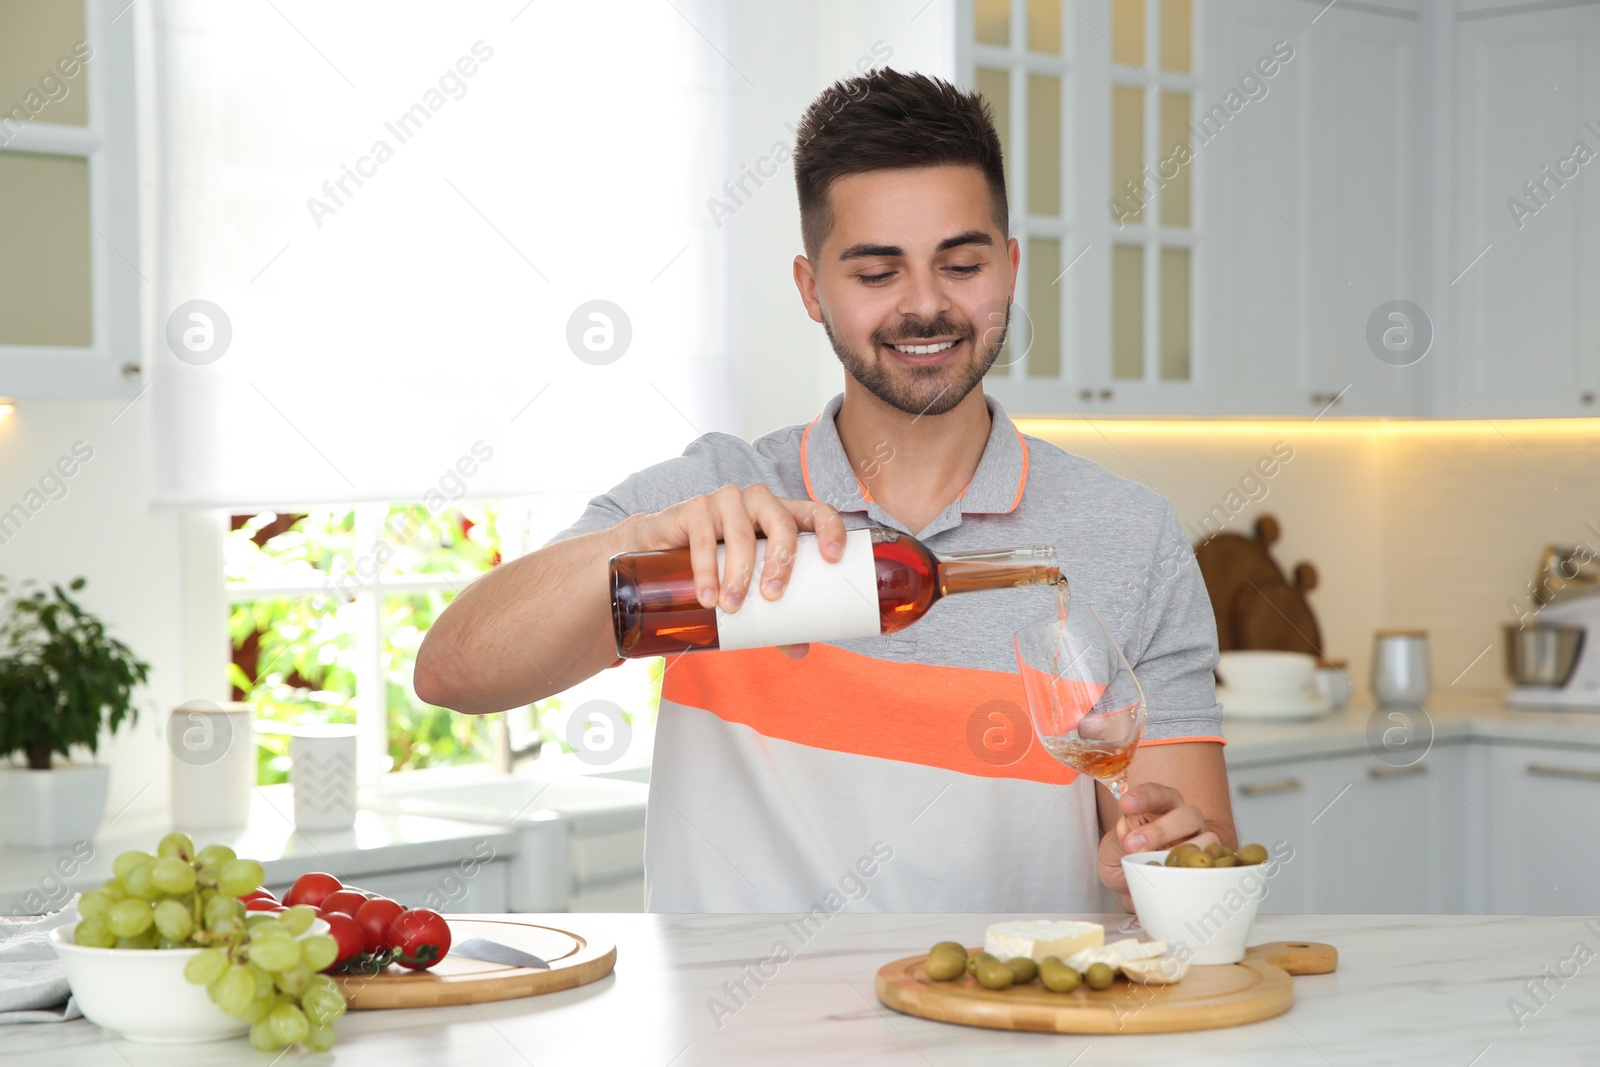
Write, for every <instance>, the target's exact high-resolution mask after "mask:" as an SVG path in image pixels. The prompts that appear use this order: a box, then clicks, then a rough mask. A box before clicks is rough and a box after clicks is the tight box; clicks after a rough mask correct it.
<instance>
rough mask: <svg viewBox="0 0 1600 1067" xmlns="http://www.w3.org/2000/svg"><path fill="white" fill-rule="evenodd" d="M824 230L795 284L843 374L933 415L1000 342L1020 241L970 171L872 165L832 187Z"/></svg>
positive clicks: (952, 401) (954, 398)
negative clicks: (998, 218) (1005, 229)
mask: <svg viewBox="0 0 1600 1067" xmlns="http://www.w3.org/2000/svg"><path fill="white" fill-rule="evenodd" d="M829 197H830V201H831V204H832V208H833V229H832V230H831V231H830V232H829V234H828V237H827V240H826V241H825V242H824V243H823V246H822V248H821V249H820V251H819V254H818V256H817V259H816V261H815V262H811V261H809V260H807V259H806V258H805V257H803V256H802V257H797V258H796V260H795V282H796V284H797V285H799V287H800V292H801V296H802V298H803V299H804V300H805V303H806V308H807V310H808V311H810V313H811V317H812V318H813V319H815V320H816V321H818V322H820V323H822V325H823V328H824V330H826V331H827V334H828V340H829V341H830V342H831V343H832V344H833V350H834V353H835V354H836V355H838V357H839V361H840V362H841V363H843V364H844V367H845V370H846V371H848V372H849V373H850V376H851V377H853V378H855V379H856V380H857V381H858V382H860V383H861V384H862V385H863V386H865V387H866V388H867V389H868V390H869V391H870V392H871V393H872V394H873V395H874V396H876V397H878V399H880V400H882V401H883V402H884V403H886V404H889V405H891V406H892V407H895V408H898V409H899V410H901V411H904V412H906V413H907V414H911V415H942V414H944V413H945V412H947V411H949V410H950V409H951V408H953V407H955V406H956V405H957V404H958V403H960V402H961V400H962V398H963V397H965V396H966V395H967V394H968V393H969V392H971V391H972V389H973V387H974V386H976V385H977V384H978V383H979V382H980V381H982V380H983V375H984V373H985V372H986V371H987V370H988V369H989V368H990V366H992V365H993V364H994V361H995V359H996V357H997V356H998V355H999V354H1000V346H1001V345H1002V344H1003V343H1004V341H1005V327H1006V323H1007V322H1008V320H1009V318H1010V305H1011V296H1012V292H1013V289H1014V288H1015V284H1016V272H1017V257H1018V254H1019V250H1018V246H1017V242H1016V241H1014V240H1012V241H1008V240H1007V239H1006V236H1005V234H1004V233H1002V232H1001V231H1000V230H999V228H998V227H997V226H996V224H995V220H994V217H993V215H992V214H991V212H990V203H989V187H988V185H987V183H986V182H985V181H984V178H983V173H982V172H981V171H979V170H978V169H977V168H976V167H960V166H946V167H919V168H913V169H904V170H878V171H870V172H868V173H865V174H854V175H850V176H848V177H845V178H840V179H838V180H837V181H835V182H834V183H833V186H832V187H831V188H830V190H829Z"/></svg>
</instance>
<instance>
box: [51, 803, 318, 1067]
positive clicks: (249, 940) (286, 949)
mask: <svg viewBox="0 0 1600 1067" xmlns="http://www.w3.org/2000/svg"><path fill="white" fill-rule="evenodd" d="M111 867H112V873H113V877H112V878H111V879H110V880H108V881H106V882H105V883H104V884H102V885H101V886H100V888H98V889H91V890H89V892H87V893H85V894H83V896H82V897H80V898H79V900H78V915H79V921H78V925H77V927H76V928H75V929H74V932H73V939H74V940H75V941H76V942H77V943H78V944H80V945H86V946H89V947H92V948H144V949H149V948H157V949H159V948H199V949H202V950H203V951H201V952H199V953H196V954H195V956H194V958H193V959H191V960H190V961H189V962H188V963H187V964H186V965H185V966H184V969H183V974H184V977H185V978H187V979H188V980H189V981H191V982H193V983H195V984H196V985H203V986H205V987H206V992H207V993H209V994H210V996H211V1000H212V1001H213V1002H214V1003H215V1004H216V1005H217V1007H219V1008H221V1009H222V1010H223V1011H225V1012H227V1013H228V1014H229V1015H232V1016H233V1017H234V1018H236V1019H239V1020H240V1021H242V1022H247V1023H249V1024H250V1044H252V1045H254V1046H255V1047H256V1048H258V1049H260V1050H261V1051H263V1052H272V1051H274V1050H276V1049H279V1048H282V1047H283V1046H285V1045H293V1044H297V1043H298V1044H304V1045H305V1046H306V1047H307V1048H309V1049H311V1050H312V1051H314V1052H321V1051H324V1050H326V1049H328V1048H331V1047H332V1046H333V1037H334V1033H333V1021H334V1020H335V1019H337V1018H338V1017H339V1016H341V1015H343V1014H344V1011H345V1001H344V996H343V995H342V994H341V993H340V991H339V985H338V983H337V982H335V981H334V980H333V979H332V978H329V977H328V976H327V975H325V974H322V973H321V972H322V971H324V970H326V969H327V968H328V967H329V966H331V965H332V964H333V961H334V958H335V957H336V956H337V955H338V952H339V947H338V943H337V942H335V941H334V939H333V938H331V937H328V936H327V935H325V934H312V935H309V936H301V935H304V934H305V933H306V931H307V930H309V929H311V924H312V922H313V921H314V920H315V919H316V914H317V913H316V909H315V908H310V907H305V906H300V907H294V908H289V909H287V910H285V911H282V912H279V913H273V912H266V911H258V912H249V911H246V909H245V905H244V901H242V900H240V899H239V898H240V897H241V896H244V895H246V894H248V893H252V892H254V891H255V890H257V889H259V888H261V882H262V879H263V878H265V876H266V871H265V870H264V869H263V868H262V866H261V864H260V863H258V862H256V861H255V860H246V859H240V858H239V857H238V856H236V855H235V854H234V851H233V849H231V848H229V847H228V846H227V845H207V846H206V847H205V848H202V849H200V850H198V851H196V849H195V847H194V842H193V841H191V840H190V839H189V836H188V835H187V834H181V833H173V834H168V835H167V836H166V837H163V838H162V839H161V842H160V844H158V845H157V846H156V853H155V855H153V856H152V855H151V854H150V853H148V852H140V851H131V852H124V853H122V854H121V855H120V856H118V857H117V858H116V859H115V860H114V861H113V862H112V865H111Z"/></svg>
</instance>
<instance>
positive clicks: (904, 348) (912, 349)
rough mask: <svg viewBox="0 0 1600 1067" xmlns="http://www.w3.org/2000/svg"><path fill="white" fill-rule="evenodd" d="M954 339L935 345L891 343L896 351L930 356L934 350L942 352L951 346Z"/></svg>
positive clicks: (910, 354)
mask: <svg viewBox="0 0 1600 1067" xmlns="http://www.w3.org/2000/svg"><path fill="white" fill-rule="evenodd" d="M954 344H955V342H954V341H945V342H943V343H942V344H937V345H891V346H890V347H891V348H893V349H894V350H895V351H896V352H904V353H905V354H906V355H908V356H931V355H933V354H934V353H935V352H943V351H944V350H945V349H947V348H950V347H952V346H953V345H954Z"/></svg>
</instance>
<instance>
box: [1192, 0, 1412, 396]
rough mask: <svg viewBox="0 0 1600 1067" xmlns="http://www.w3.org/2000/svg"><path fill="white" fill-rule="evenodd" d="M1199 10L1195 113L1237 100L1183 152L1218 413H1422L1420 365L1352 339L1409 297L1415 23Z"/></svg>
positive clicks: (1383, 14)
mask: <svg viewBox="0 0 1600 1067" xmlns="http://www.w3.org/2000/svg"><path fill="white" fill-rule="evenodd" d="M1202 10H1203V11H1204V12H1206V15H1205V19H1206V25H1205V32H1206V33H1207V35H1208V38H1209V40H1210V41H1211V44H1212V47H1211V48H1210V49H1209V52H1210V54H1211V56H1212V61H1211V63H1210V64H1209V67H1208V72H1207V75H1206V77H1205V79H1204V83H1205V88H1204V90H1203V92H1202V99H1201V102H1200V106H1199V108H1198V109H1197V110H1198V112H1199V113H1200V114H1201V116H1202V117H1203V116H1204V115H1205V114H1206V112H1207V111H1208V110H1209V109H1210V108H1211V106H1212V105H1214V104H1223V103H1225V102H1226V101H1227V100H1228V99H1229V94H1230V93H1231V94H1233V96H1232V99H1233V100H1234V101H1235V102H1236V104H1237V102H1238V101H1240V100H1241V99H1242V100H1243V101H1244V102H1243V104H1242V105H1241V106H1239V110H1238V112H1237V114H1234V115H1233V116H1232V117H1231V118H1228V119H1227V121H1226V122H1225V123H1223V121H1222V113H1219V115H1218V119H1217V120H1216V125H1217V126H1218V127H1219V128H1218V129H1217V130H1216V132H1215V133H1214V134H1212V135H1211V137H1210V139H1209V140H1207V141H1205V142H1204V143H1202V144H1200V145H1199V146H1198V147H1197V150H1196V159H1195V163H1194V166H1195V167H1196V168H1197V174H1198V181H1199V188H1200V189H1201V190H1203V192H1202V195H1201V198H1200V211H1201V216H1202V223H1201V230H1202V232H1203V233H1204V234H1206V239H1207V241H1208V244H1209V246H1210V249H1211V254H1212V256H1213V260H1212V263H1211V267H1210V269H1209V270H1208V271H1207V272H1206V273H1205V274H1204V275H1203V276H1202V279H1201V287H1202V288H1201V301H1202V304H1203V306H1204V307H1205V308H1206V309H1207V314H1206V315H1205V316H1204V318H1203V321H1204V322H1205V323H1207V324H1209V335H1208V338H1207V341H1206V344H1205V347H1206V349H1207V350H1208V351H1212V352H1215V353H1217V354H1218V355H1217V358H1216V360H1215V361H1214V364H1213V367H1214V378H1215V383H1214V384H1215V401H1214V409H1215V410H1216V411H1217V412H1218V413H1220V414H1225V415H1306V416H1311V415H1317V414H1319V413H1320V412H1322V411H1323V410H1325V409H1326V410H1328V411H1329V413H1330V414H1337V415H1418V414H1422V413H1423V410H1422V409H1423V405H1424V404H1425V403H1426V402H1427V397H1428V389H1427V380H1426V378H1425V375H1427V373H1428V368H1427V365H1426V363H1420V364H1416V365H1413V366H1410V367H1398V366H1393V365H1391V364H1389V363H1385V362H1383V361H1381V360H1379V359H1378V358H1377V357H1376V356H1375V355H1374V354H1373V352H1372V350H1371V349H1370V348H1369V346H1368V344H1367V340H1366V332H1367V321H1368V319H1369V317H1370V316H1371V315H1372V313H1373V312H1374V310H1375V309H1377V308H1378V307H1379V305H1381V304H1384V303H1385V302H1387V301H1391V300H1396V299H1407V300H1413V301H1420V300H1422V299H1423V293H1422V287H1423V284H1424V266H1425V264H1424V263H1423V262H1422V258H1421V252H1422V249H1423V248H1424V247H1425V246H1424V245H1423V242H1422V240H1421V231H1420V230H1419V228H1418V216H1419V214H1420V212H1419V211H1418V210H1417V207H1418V205H1419V204H1420V203H1423V202H1425V199H1426V189H1427V185H1426V181H1427V179H1428V174H1427V173H1426V170H1427V168H1426V162H1427V159H1426V157H1425V155H1424V154H1423V149H1424V148H1425V147H1426V138H1425V136H1424V131H1425V130H1426V128H1427V123H1426V116H1425V115H1424V114H1423V113H1422V111H1421V108H1420V104H1419V101H1420V100H1421V99H1423V97H1422V90H1423V89H1424V88H1425V82H1424V81H1423V77H1424V72H1423V64H1421V63H1420V62H1419V58H1420V54H1421V52H1422V49H1423V46H1424V43H1425V38H1424V36H1423V31H1422V26H1421V22H1420V20H1419V19H1418V18H1417V16H1416V15H1415V13H1414V12H1409V11H1406V10H1404V9H1400V8H1394V9H1377V8H1371V7H1364V8H1362V9H1360V10H1355V9H1341V8H1334V9H1332V10H1329V11H1326V12H1325V13H1324V14H1323V16H1322V17H1321V18H1320V19H1318V20H1317V22H1316V24H1315V25H1312V20H1311V16H1312V15H1314V14H1315V12H1314V11H1311V12H1308V11H1307V10H1305V8H1304V7H1303V6H1302V5H1299V4H1286V3H1282V2H1281V0H1226V2H1224V3H1220V4H1216V5H1206V6H1205V7H1204V8H1202ZM1280 42H1282V43H1280ZM1290 49H1292V52H1288V50H1290ZM1286 54H1287V55H1288V56H1289V58H1286V59H1281V60H1280V61H1279V62H1277V63H1276V64H1272V63H1270V62H1269V69H1270V68H1271V67H1272V66H1276V68H1277V69H1276V72H1275V73H1274V74H1273V76H1272V77H1270V78H1266V77H1263V76H1262V75H1261V74H1260V73H1258V71H1259V69H1261V68H1258V66H1257V65H1258V64H1259V63H1261V62H1263V61H1270V60H1273V59H1275V58H1279V57H1283V56H1285V55H1286ZM1246 77H1252V78H1253V79H1254V80H1253V82H1251V83H1250V90H1251V95H1250V96H1249V97H1245V96H1243V95H1242V93H1241V91H1240V89H1241V85H1240V81H1241V79H1242V78H1246ZM1335 398H1337V400H1335Z"/></svg>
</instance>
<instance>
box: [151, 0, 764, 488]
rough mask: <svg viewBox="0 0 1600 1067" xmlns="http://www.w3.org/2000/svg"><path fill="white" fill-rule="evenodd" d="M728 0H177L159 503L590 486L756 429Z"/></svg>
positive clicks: (164, 196) (171, 17) (162, 173)
mask: <svg viewBox="0 0 1600 1067" xmlns="http://www.w3.org/2000/svg"><path fill="white" fill-rule="evenodd" d="M726 4H727V0H674V4H663V3H660V2H658V0H608V2H607V3H604V4H545V3H534V4H530V5H528V6H526V7H522V8H520V10H519V6H518V5H516V4H509V5H487V4H485V5H479V4H471V5H442V4H384V5H381V6H380V5H376V4H361V5H349V6H346V5H315V4H310V3H292V2H287V0H276V2H275V3H273V4H237V5H235V4H209V3H207V4H202V3H194V2H187V3H185V2H173V0H167V2H164V3H161V4H160V5H159V6H158V8H157V11H156V15H155V30H156V32H155V35H154V53H155V62H154V64H153V69H154V72H155V86H154V89H155V94H154V95H155V107H154V109H153V116H154V120H155V122H154V125H155V138H154V141H153V144H154V147H155V153H154V155H155V160H154V167H153V168H152V170H153V172H154V174H155V177H156V197H155V200H156V205H157V210H156V225H155V230H156V239H157V241H156V244H157V249H158V252H157V262H158V272H157V277H156V278H155V287H154V289H155V295H154V303H155V305H156V310H155V313H154V314H153V315H152V320H153V321H152V334H153V336H152V337H151V338H150V352H151V357H150V358H149V359H147V365H148V366H149V370H150V375H149V382H150V384H149V387H148V391H147V395H145V396H143V397H141V398H140V400H139V401H136V402H140V403H145V402H148V403H150V404H152V405H153V406H154V413H153V414H154V418H153V419H152V423H153V425H154V431H153V432H154V434H155V441H154V457H155V478H154V482H155V488H156V503H157V505H158V506H165V507H177V508H187V507H237V506H273V505H280V506H281V505H289V504H307V503H319V502H333V501H357V500H422V499H424V497H425V495H426V494H427V493H428V492H429V491H430V490H431V489H433V488H434V487H436V486H437V485H438V484H439V482H440V481H441V479H448V480H449V484H450V485H451V486H452V487H453V486H454V485H455V484H456V482H457V481H465V482H466V485H467V489H466V492H468V493H470V495H473V496H501V495H511V494H522V493H539V492H579V493H590V492H598V491H600V490H602V489H604V488H606V487H609V486H610V485H611V484H613V483H614V482H616V481H617V480H619V479H620V478H621V477H623V476H624V475H625V474H627V473H628V472H629V471H632V470H636V469H638V468H640V467H643V466H646V465H648V464H649V463H652V462H655V461H656V460H658V459H661V458H664V457H667V456H671V455H676V454H678V453H679V452H681V451H682V449H683V446H684V445H685V444H686V443H687V442H688V441H689V440H692V439H693V438H694V437H695V436H698V435H699V434H700V433H704V432H709V431H713V430H726V431H730V432H737V427H738V420H737V416H736V412H735V410H734V403H735V401H734V396H735V393H734V388H733V369H732V368H733V364H732V359H731V355H730V353H729V351H728V344H727V331H726V329H725V326H724V324H725V323H726V321H727V318H728V316H727V308H726V303H727V300H726V296H725V293H726V290H727V284H726V278H725V272H726V263H727V246H726V243H725V242H726V235H727V233H728V231H727V230H726V229H725V228H719V227H718V226H717V225H716V221H717V220H715V219H713V217H712V216H711V214H710V213H709V212H708V211H707V210H706V207H705V203H706V200H707V198H708V197H709V196H711V195H713V194H714V193H715V192H716V191H717V190H718V189H719V188H720V187H721V186H722V183H723V182H724V181H726V180H727V179H728V177H729V175H730V174H732V173H733V171H732V170H731V169H730V163H729V158H730V155H731V152H730V147H729V145H730V131H731V128H732V123H731V120H730V102H731V93H732V84H731V82H730V79H737V77H738V75H737V74H736V72H734V71H733V69H732V68H731V67H730V66H729V65H728V64H727V63H726V61H725V60H723V59H722V58H721V57H720V56H719V55H718V53H717V51H716V50H714V49H712V48H708V47H706V42H707V41H708V40H711V41H716V40H723V39H725V38H726V33H727V26H726V23H727V21H728V18H729V14H728V11H727V9H726ZM702 34H703V35H704V36H702ZM450 472H455V473H454V474H451V473H450ZM469 472H470V473H469Z"/></svg>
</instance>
